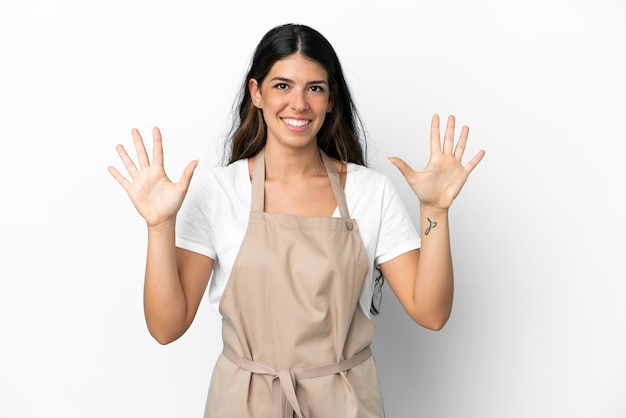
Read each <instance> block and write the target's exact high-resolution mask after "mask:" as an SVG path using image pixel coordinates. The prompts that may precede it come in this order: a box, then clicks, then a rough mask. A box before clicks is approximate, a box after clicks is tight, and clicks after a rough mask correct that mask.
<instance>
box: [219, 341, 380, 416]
mask: <svg viewBox="0 0 626 418" xmlns="http://www.w3.org/2000/svg"><path fill="white" fill-rule="evenodd" d="M222 354H223V355H224V357H226V358H227V359H229V360H230V361H232V362H233V363H234V364H235V365H236V366H239V367H240V368H242V369H244V370H247V371H249V372H251V373H256V374H265V375H270V376H273V377H274V379H273V380H272V405H273V406H272V408H273V412H272V418H293V414H294V413H295V414H296V415H297V416H298V418H309V417H310V413H309V408H308V407H307V405H306V404H305V403H304V402H303V400H302V399H298V396H297V395H296V381H298V380H302V379H311V378H314V377H321V376H327V375H331V374H335V373H341V372H345V371H347V370H350V369H351V368H353V367H356V366H358V365H359V364H361V363H363V362H364V361H365V360H367V359H368V358H370V357H371V356H372V350H371V349H370V347H367V348H366V349H364V350H363V351H361V352H360V353H358V354H357V355H355V356H354V357H352V358H349V359H347V360H342V361H339V362H337V363H332V364H327V365H324V366H315V367H303V368H295V369H281V370H279V371H275V370H274V369H272V368H270V367H267V366H265V365H263V364H261V363H257V362H254V361H252V360H248V359H246V358H243V357H241V356H239V355H238V354H237V353H235V352H234V351H233V350H232V349H231V348H230V347H226V346H225V347H224V350H223V351H222Z"/></svg>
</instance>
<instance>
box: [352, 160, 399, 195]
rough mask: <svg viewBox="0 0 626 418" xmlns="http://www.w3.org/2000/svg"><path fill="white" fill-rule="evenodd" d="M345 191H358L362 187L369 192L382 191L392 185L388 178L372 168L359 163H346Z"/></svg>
mask: <svg viewBox="0 0 626 418" xmlns="http://www.w3.org/2000/svg"><path fill="white" fill-rule="evenodd" d="M347 172H348V176H347V180H346V193H348V192H353V193H354V192H355V191H356V192H358V191H362V190H363V189H366V190H368V192H371V193H376V192H379V193H384V190H385V189H386V188H389V187H392V186H391V182H390V181H389V178H388V177H387V176H386V175H385V174H383V173H381V172H379V171H376V170H374V169H372V168H369V167H365V166H362V165H359V164H353V163H348V167H347Z"/></svg>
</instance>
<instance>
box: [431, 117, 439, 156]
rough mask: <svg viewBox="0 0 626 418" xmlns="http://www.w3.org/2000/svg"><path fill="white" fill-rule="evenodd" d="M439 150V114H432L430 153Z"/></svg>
mask: <svg viewBox="0 0 626 418" xmlns="http://www.w3.org/2000/svg"><path fill="white" fill-rule="evenodd" d="M435 151H441V136H440V133H439V115H438V114H436V113H435V114H434V115H433V118H432V120H431V121H430V153H431V154H432V153H433V152H435Z"/></svg>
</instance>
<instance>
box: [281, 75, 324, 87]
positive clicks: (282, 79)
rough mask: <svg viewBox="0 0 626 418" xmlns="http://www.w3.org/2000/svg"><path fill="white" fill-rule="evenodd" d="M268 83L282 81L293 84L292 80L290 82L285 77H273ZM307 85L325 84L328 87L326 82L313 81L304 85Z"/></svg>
mask: <svg viewBox="0 0 626 418" xmlns="http://www.w3.org/2000/svg"><path fill="white" fill-rule="evenodd" d="M270 81H282V82H285V83H293V82H294V81H293V80H290V79H288V78H285V77H274V78H272V79H271V80H270ZM306 84H307V85H311V84H326V85H328V82H327V81H326V80H314V81H309V82H308V83H306Z"/></svg>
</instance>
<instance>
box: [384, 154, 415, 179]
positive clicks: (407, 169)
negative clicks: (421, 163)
mask: <svg viewBox="0 0 626 418" xmlns="http://www.w3.org/2000/svg"><path fill="white" fill-rule="evenodd" d="M388 160H389V161H390V162H391V164H393V165H395V166H396V167H397V168H398V170H400V173H402V175H403V176H404V178H405V179H407V180H408V179H409V177H410V176H411V175H412V174H413V173H414V170H413V169H412V168H411V166H410V165H408V164H407V163H406V162H404V160H402V159H401V158H398V157H389V158H388Z"/></svg>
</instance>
